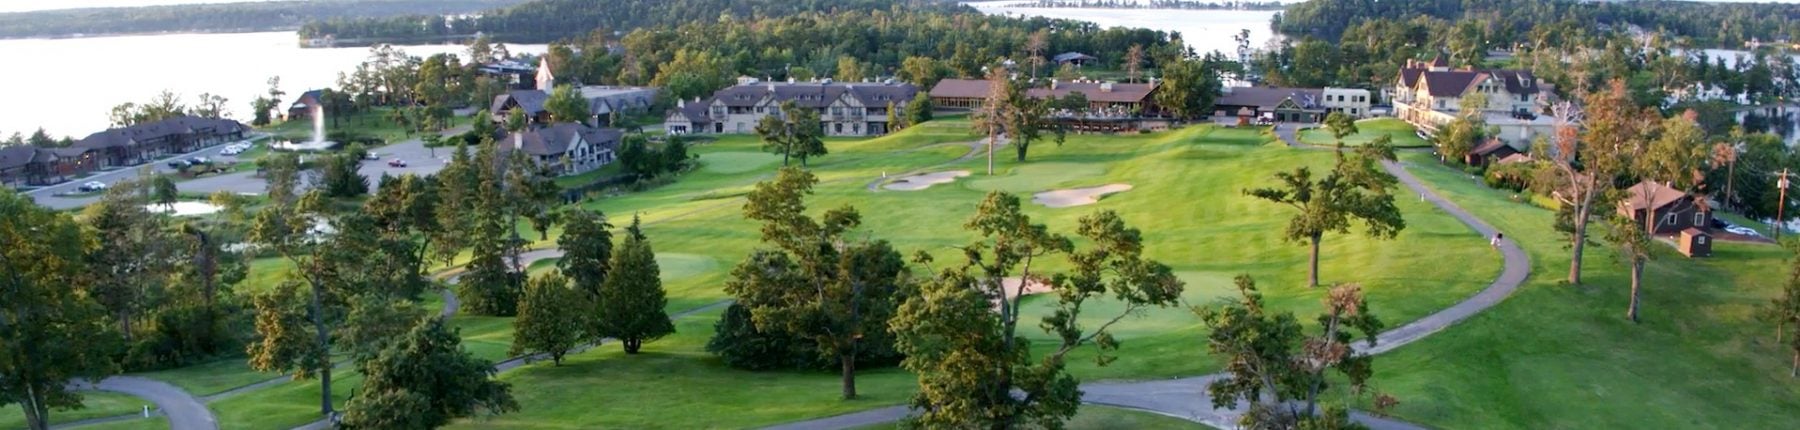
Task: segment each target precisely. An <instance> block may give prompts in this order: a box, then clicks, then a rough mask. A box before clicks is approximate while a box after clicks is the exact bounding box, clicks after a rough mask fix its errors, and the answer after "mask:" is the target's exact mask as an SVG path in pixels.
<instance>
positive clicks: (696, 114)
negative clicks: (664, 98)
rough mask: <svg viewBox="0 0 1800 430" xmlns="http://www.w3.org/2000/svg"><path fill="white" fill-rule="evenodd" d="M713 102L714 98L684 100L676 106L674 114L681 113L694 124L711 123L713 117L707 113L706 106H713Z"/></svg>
mask: <svg viewBox="0 0 1800 430" xmlns="http://www.w3.org/2000/svg"><path fill="white" fill-rule="evenodd" d="M712 103H713V100H712V99H705V100H694V101H690V102H683V103H681V104H680V105H679V106H676V107H675V112H673V114H675V115H681V117H682V118H683V119H686V120H687V121H688V122H691V123H694V124H710V123H712V117H710V116H707V115H706V108H707V107H708V106H712Z"/></svg>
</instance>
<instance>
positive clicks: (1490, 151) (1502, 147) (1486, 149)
mask: <svg viewBox="0 0 1800 430" xmlns="http://www.w3.org/2000/svg"><path fill="white" fill-rule="evenodd" d="M1504 151H1512V153H1513V155H1517V154H1518V153H1519V150H1517V149H1513V147H1512V146H1511V145H1507V144H1506V142H1502V141H1500V139H1488V141H1487V142H1483V143H1482V144H1481V145H1479V146H1476V147H1475V149H1471V150H1469V154H1472V155H1478V156H1488V155H1494V154H1497V153H1500V152H1504Z"/></svg>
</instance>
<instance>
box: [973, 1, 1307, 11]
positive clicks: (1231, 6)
mask: <svg viewBox="0 0 1800 430" xmlns="http://www.w3.org/2000/svg"><path fill="white" fill-rule="evenodd" d="M1006 7H1037V8H1082V9H1190V10H1282V9H1286V8H1287V5H1286V4H1283V3H1281V2H1278V1H1195V0H1145V1H1137V0H1037V1H1029V2H1023V3H1013V4H1010V5H1007V6H1006Z"/></svg>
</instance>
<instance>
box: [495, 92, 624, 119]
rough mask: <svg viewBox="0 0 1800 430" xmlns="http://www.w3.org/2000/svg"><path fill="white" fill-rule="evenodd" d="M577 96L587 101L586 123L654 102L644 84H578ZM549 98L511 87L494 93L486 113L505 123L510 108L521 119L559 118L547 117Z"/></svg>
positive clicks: (546, 94)
mask: <svg viewBox="0 0 1800 430" xmlns="http://www.w3.org/2000/svg"><path fill="white" fill-rule="evenodd" d="M578 90H579V91H580V92H581V98H583V99H586V100H587V102H588V113H589V114H591V116H589V117H588V118H584V119H583V120H582V122H583V123H586V124H589V125H599V124H604V123H606V121H607V119H608V118H610V117H611V116H612V113H613V112H620V113H642V112H648V111H649V110H650V106H651V105H652V104H653V103H655V100H656V92H657V89H655V88H647V87H615V86H588V87H580V88H578ZM548 100H550V93H547V92H544V91H541V90H511V91H507V92H506V93H505V94H501V95H498V96H494V102H493V103H492V104H491V105H489V107H488V112H489V113H491V114H492V115H493V121H494V122H496V123H505V122H506V118H507V116H508V115H511V114H512V111H513V109H524V110H525V118H526V119H528V120H530V121H531V122H532V123H533V124H548V123H550V122H552V121H557V122H561V120H560V119H553V118H551V117H550V111H548V110H545V109H544V102H545V101H548Z"/></svg>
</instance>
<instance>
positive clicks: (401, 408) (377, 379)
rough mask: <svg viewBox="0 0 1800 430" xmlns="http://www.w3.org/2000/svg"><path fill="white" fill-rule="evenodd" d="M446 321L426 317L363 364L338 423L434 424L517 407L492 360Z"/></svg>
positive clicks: (418, 426)
mask: <svg viewBox="0 0 1800 430" xmlns="http://www.w3.org/2000/svg"><path fill="white" fill-rule="evenodd" d="M448 324H449V323H448V322H446V321H444V320H441V319H437V318H428V319H426V320H425V321H424V322H422V323H420V324H418V325H417V326H415V327H413V328H412V330H411V331H410V332H409V333H407V334H406V335H405V336H404V337H402V338H400V339H397V340H396V341H395V343H394V344H393V345H391V346H389V347H388V348H387V349H385V350H383V351H382V353H381V355H380V356H379V357H376V358H375V359H374V360H372V361H370V362H369V363H368V364H366V365H364V366H363V374H364V375H366V379H365V380H364V381H363V386H362V389H361V390H360V391H358V392H357V396H356V398H354V399H351V401H350V404H349V406H348V407H347V408H346V410H345V413H344V420H343V422H342V423H340V426H342V427H344V428H350V429H433V428H438V427H443V426H445V425H448V424H450V421H451V420H454V419H457V418H463V417H469V416H473V415H475V414H478V413H485V414H502V413H506V412H512V411H517V410H519V404H518V402H517V401H515V400H513V396H512V387H511V386H510V385H509V384H507V383H505V382H500V381H496V380H494V373H495V370H494V363H492V362H489V361H487V360H483V359H480V358H475V356H473V355H470V354H469V352H468V351H465V350H463V349H462V339H461V338H460V337H459V336H458V335H457V331H456V330H455V329H453V328H450V327H449V326H448Z"/></svg>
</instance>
